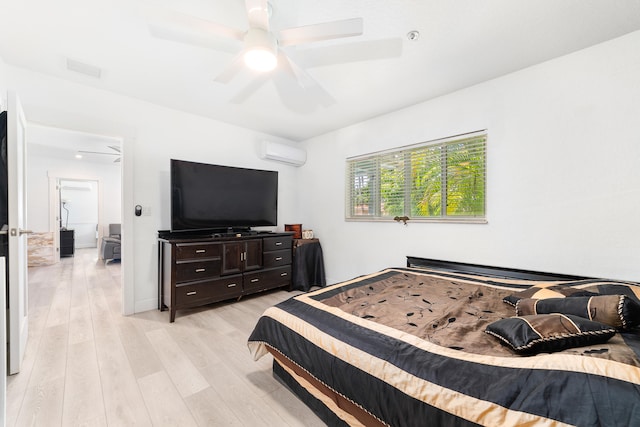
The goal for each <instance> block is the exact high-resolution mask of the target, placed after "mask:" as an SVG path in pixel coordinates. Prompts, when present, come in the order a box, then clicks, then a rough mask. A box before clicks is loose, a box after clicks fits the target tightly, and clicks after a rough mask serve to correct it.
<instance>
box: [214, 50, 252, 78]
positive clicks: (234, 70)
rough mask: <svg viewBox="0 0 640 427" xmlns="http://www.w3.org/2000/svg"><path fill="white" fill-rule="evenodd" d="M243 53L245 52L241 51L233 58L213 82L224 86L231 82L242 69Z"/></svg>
mask: <svg viewBox="0 0 640 427" xmlns="http://www.w3.org/2000/svg"><path fill="white" fill-rule="evenodd" d="M244 53H245V50H244V49H243V50H242V51H241V52H240V53H238V54H237V55H236V56H234V57H233V59H232V60H231V62H230V63H229V64H228V65H227V66H226V67H224V70H222V72H221V73H220V74H218V75H217V76H216V78H215V79H213V80H214V81H216V82H218V83H224V84H226V83H229V82H230V81H231V80H233V78H234V77H235V76H236V75H238V73H239V72H240V70H242V68H243V67H244Z"/></svg>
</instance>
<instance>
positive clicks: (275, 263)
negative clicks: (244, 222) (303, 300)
mask: <svg viewBox="0 0 640 427" xmlns="http://www.w3.org/2000/svg"><path fill="white" fill-rule="evenodd" d="M292 242H293V239H292V233H257V234H250V235H242V236H221V237H200V238H197V237H194V238H185V237H180V236H178V237H176V236H171V235H170V234H162V232H161V233H160V235H159V238H158V309H159V310H161V311H163V310H169V320H170V322H173V321H174V320H175V315H176V311H177V310H181V309H185V308H193V307H198V306H202V305H206V304H210V303H214V302H219V301H224V300H228V299H239V298H241V297H242V296H244V295H249V294H254V293H257V292H263V291H266V290H270V289H275V288H280V287H287V288H289V287H290V286H291V259H292V258H291V251H292Z"/></svg>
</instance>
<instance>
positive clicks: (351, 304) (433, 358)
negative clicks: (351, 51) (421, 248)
mask: <svg viewBox="0 0 640 427" xmlns="http://www.w3.org/2000/svg"><path fill="white" fill-rule="evenodd" d="M548 284H552V285H561V286H572V287H577V288H585V289H586V288H589V289H594V288H595V287H597V286H598V285H599V283H595V282H594V281H593V280H582V281H574V282H569V281H565V282H561V281H557V282H553V283H551V282H550V283H547V285H548ZM532 285H540V282H535V283H533V282H531V281H526V280H516V279H505V278H497V277H487V276H474V275H471V274H459V273H451V272H443V271H437V270H425V269H409V268H395V269H393V268H392V269H386V270H383V271H380V272H377V273H374V274H371V275H367V276H363V277H359V278H357V279H354V280H351V281H347V282H343V283H339V284H337V285H333V286H331V287H327V288H322V289H320V290H318V291H315V292H311V293H307V294H303V295H299V296H297V297H294V298H291V299H289V300H287V301H285V302H283V303H281V304H279V305H277V306H275V307H271V308H269V309H268V310H267V311H266V312H265V313H264V314H263V316H262V317H261V318H260V320H259V321H258V323H257V325H256V327H255V329H254V331H253V333H252V334H251V336H250V338H249V348H250V350H251V351H252V353H253V355H254V357H255V358H256V359H257V358H259V357H262V356H263V355H265V354H267V353H270V354H272V355H273V356H274V372H276V373H277V374H278V375H279V376H286V378H287V379H288V381H289V382H288V383H289V385H290V386H291V388H292V389H294V390H296V389H298V390H299V392H298V394H299V395H301V397H303V399H305V401H312V402H313V405H311V404H310V406H311V407H312V408H314V410H316V412H317V413H318V414H319V415H320V416H321V417H323V418H324V419H325V421H327V422H328V423H329V424H338V425H339V424H342V425H391V426H412V425H416V426H417V425H434V426H467V425H485V426H515V425H550V426H564V425H576V426H632V425H640V332H639V331H638V329H633V330H630V331H624V332H619V333H616V334H615V336H614V337H613V338H611V339H610V340H609V341H607V342H606V343H601V344H596V345H590V346H585V347H577V348H571V349H566V350H563V351H561V352H555V353H550V354H538V355H534V356H526V357H524V356H519V355H517V354H516V353H514V352H513V350H511V349H510V348H508V347H506V346H504V345H503V344H502V343H501V341H500V340H497V339H496V338H495V337H493V336H490V335H488V334H486V333H485V332H484V330H485V327H486V326H487V325H488V324H490V323H491V322H494V321H496V320H498V319H502V318H506V317H511V316H514V308H513V307H512V306H510V305H508V304H506V303H505V302H503V298H504V297H506V296H508V295H510V294H513V293H514V292H518V291H521V290H524V289H527V288H529V287H531V286H532ZM637 291H638V295H640V287H638V289H637ZM632 297H633V295H632ZM636 298H637V297H636ZM285 382H287V381H285ZM308 403H309V402H308ZM322 414H331V416H326V415H325V416H323V415H322Z"/></svg>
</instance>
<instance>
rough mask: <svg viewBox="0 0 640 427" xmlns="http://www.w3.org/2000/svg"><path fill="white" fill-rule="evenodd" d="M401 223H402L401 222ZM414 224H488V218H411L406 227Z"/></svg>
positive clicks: (377, 219) (366, 219)
mask: <svg viewBox="0 0 640 427" xmlns="http://www.w3.org/2000/svg"><path fill="white" fill-rule="evenodd" d="M344 220H345V221H347V222H396V223H397V222H398V221H395V220H394V219H393V218H372V217H363V218H345V219H344ZM400 223H401V222H400ZM412 223H423V224H424V223H439V224H488V223H489V221H487V219H486V218H446V219H445V218H416V219H414V218H410V219H409V220H408V221H407V224H406V225H409V224H412Z"/></svg>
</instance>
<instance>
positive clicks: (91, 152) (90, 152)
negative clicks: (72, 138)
mask: <svg viewBox="0 0 640 427" xmlns="http://www.w3.org/2000/svg"><path fill="white" fill-rule="evenodd" d="M78 153H85V154H102V155H104V156H119V155H120V153H102V152H100V151H86V150H78Z"/></svg>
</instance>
